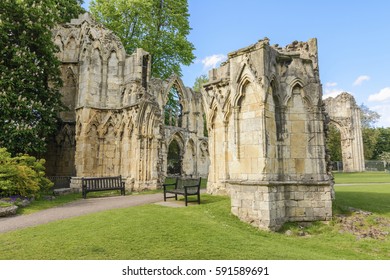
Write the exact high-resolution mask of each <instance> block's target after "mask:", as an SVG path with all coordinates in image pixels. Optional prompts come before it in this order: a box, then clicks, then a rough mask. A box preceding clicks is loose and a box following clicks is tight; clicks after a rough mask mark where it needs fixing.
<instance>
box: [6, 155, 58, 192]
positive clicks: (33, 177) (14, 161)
mask: <svg viewBox="0 0 390 280" xmlns="http://www.w3.org/2000/svg"><path fill="white" fill-rule="evenodd" d="M44 164H45V160H44V159H38V160H37V159H36V158H35V157H33V156H29V155H18V156H16V157H11V154H10V153H9V152H7V150H6V149H5V148H0V196H2V197H5V196H11V195H20V196H25V197H32V196H36V195H38V194H39V193H40V192H44V191H48V190H49V189H50V188H51V187H52V186H53V183H52V182H51V181H50V180H49V179H47V178H45V166H44Z"/></svg>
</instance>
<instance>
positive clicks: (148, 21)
mask: <svg viewBox="0 0 390 280" xmlns="http://www.w3.org/2000/svg"><path fill="white" fill-rule="evenodd" d="M90 10H91V13H92V14H93V16H94V17H95V18H96V19H97V20H98V21H99V22H101V23H102V24H104V25H105V26H106V27H107V28H109V29H111V30H112V31H114V33H115V34H116V35H117V36H118V37H119V38H121V40H122V43H123V45H124V47H125V49H126V52H127V53H133V52H134V51H135V49H136V48H143V49H144V50H146V51H147V52H149V53H150V54H151V57H152V75H154V76H156V77H159V78H163V79H165V78H168V77H169V76H171V75H172V74H174V73H175V74H177V75H179V76H180V75H181V67H180V65H189V64H190V63H191V62H192V61H193V60H194V59H195V56H194V54H193V50H194V46H193V45H192V43H190V42H189V41H188V40H187V35H188V34H189V32H190V26H189V22H188V17H189V14H188V4H187V0H111V1H107V0H92V1H91V4H90Z"/></svg>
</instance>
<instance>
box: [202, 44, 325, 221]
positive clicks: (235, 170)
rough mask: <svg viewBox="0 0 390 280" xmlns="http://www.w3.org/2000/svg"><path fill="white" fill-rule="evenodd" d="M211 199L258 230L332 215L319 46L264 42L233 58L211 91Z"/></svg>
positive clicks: (216, 73)
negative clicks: (226, 202)
mask: <svg viewBox="0 0 390 280" xmlns="http://www.w3.org/2000/svg"><path fill="white" fill-rule="evenodd" d="M203 90H204V92H203V96H204V102H205V104H206V106H205V107H206V108H207V111H206V113H207V118H208V126H209V127H208V129H209V149H210V160H211V165H210V172H209V177H208V192H209V193H225V194H229V195H231V198H232V212H233V213H234V214H235V215H237V216H238V217H239V218H240V219H242V220H245V221H247V222H250V223H252V224H255V225H256V226H259V227H263V228H268V229H277V228H279V227H280V226H281V225H282V224H283V223H284V222H286V221H308V220H326V219H330V217H331V212H332V208H331V189H332V187H331V185H330V181H329V178H330V177H329V174H328V171H327V162H326V160H325V137H324V119H325V116H324V112H323V105H322V91H321V84H320V80H319V72H318V59H317V41H316V40H315V39H311V40H309V41H308V42H293V43H292V44H290V45H288V46H287V47H285V48H280V47H279V46H270V45H269V40H268V39H264V40H261V41H259V42H258V43H256V44H254V45H251V46H249V47H247V48H244V49H240V50H238V51H236V52H232V53H230V54H229V55H228V60H227V61H226V62H225V63H224V64H222V65H221V66H220V67H219V68H218V69H213V70H211V71H210V73H209V83H208V84H206V85H204V88H203Z"/></svg>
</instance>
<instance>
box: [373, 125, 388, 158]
mask: <svg viewBox="0 0 390 280" xmlns="http://www.w3.org/2000/svg"><path fill="white" fill-rule="evenodd" d="M377 130H378V131H379V135H378V138H377V142H376V144H375V149H374V152H373V156H372V157H373V159H380V158H379V156H380V155H381V154H382V153H383V152H390V128H389V127H388V128H377Z"/></svg>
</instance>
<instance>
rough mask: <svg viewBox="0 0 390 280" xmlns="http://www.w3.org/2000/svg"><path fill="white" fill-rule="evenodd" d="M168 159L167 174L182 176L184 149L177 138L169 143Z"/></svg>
mask: <svg viewBox="0 0 390 280" xmlns="http://www.w3.org/2000/svg"><path fill="white" fill-rule="evenodd" d="M167 161H168V164H167V175H168V176H180V175H181V173H182V151H181V149H180V145H179V143H178V142H177V141H176V140H175V139H173V140H172V141H171V143H170V144H169V148H168V158H167Z"/></svg>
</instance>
